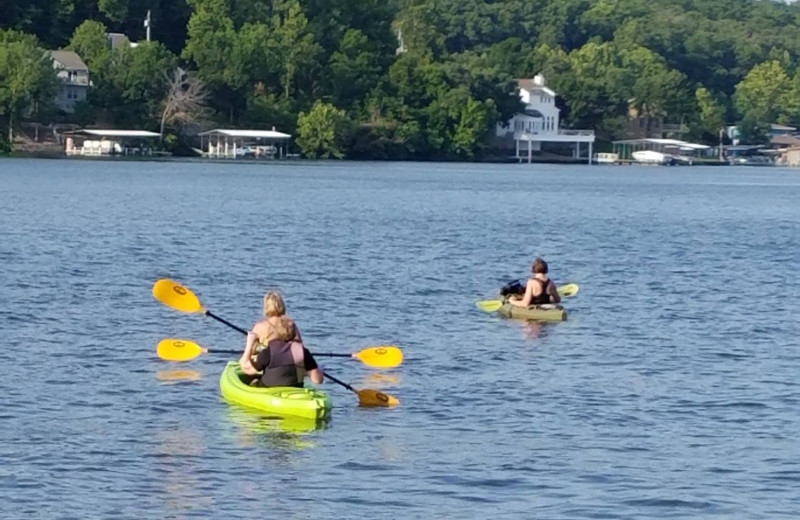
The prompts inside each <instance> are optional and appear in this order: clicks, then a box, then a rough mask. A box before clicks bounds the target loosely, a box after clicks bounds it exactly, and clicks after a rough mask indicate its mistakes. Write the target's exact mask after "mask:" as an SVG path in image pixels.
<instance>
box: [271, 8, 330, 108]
mask: <svg viewBox="0 0 800 520" xmlns="http://www.w3.org/2000/svg"><path fill="white" fill-rule="evenodd" d="M273 30H274V32H275V37H276V39H277V42H278V45H277V55H278V60H279V62H280V64H281V67H282V72H281V85H282V86H283V95H284V97H286V98H288V97H289V96H290V95H291V94H292V92H293V91H294V90H295V86H296V84H297V83H300V84H301V85H302V86H303V87H306V88H305V89H304V90H303V91H301V92H303V93H305V94H308V93H310V90H311V88H310V87H311V85H309V84H308V83H313V81H314V79H315V78H314V76H315V72H316V65H317V62H316V59H317V57H318V55H319V54H320V53H321V51H322V48H321V47H320V46H319V44H318V43H317V42H316V41H315V39H314V34H313V33H312V32H311V30H310V27H309V25H308V18H306V16H305V14H304V13H303V9H302V8H301V7H300V3H299V2H298V1H297V0H288V1H287V3H286V4H285V5H283V6H282V7H281V10H280V12H279V13H278V14H276V15H275V17H274V19H273Z"/></svg>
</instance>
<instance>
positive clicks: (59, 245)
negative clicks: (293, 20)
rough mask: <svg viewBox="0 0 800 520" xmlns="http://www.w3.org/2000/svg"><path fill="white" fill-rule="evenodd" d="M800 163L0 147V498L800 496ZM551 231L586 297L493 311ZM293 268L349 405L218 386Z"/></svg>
mask: <svg viewBox="0 0 800 520" xmlns="http://www.w3.org/2000/svg"><path fill="white" fill-rule="evenodd" d="M799 221H800V174H798V172H797V171H792V170H784V169H778V168H770V169H767V168H764V169H758V168H752V169H749V168H724V167H719V168H691V167H681V168H657V167H641V168H640V167H609V166H606V167H603V166H594V167H585V166H551V165H516V164H514V165H480V164H419V163H417V164H414V163H311V162H297V163H284V164H277V163H276V164H271V163H267V164H210V163H201V162H114V161H78V160H75V161H73V160H58V161H46V160H25V159H6V160H2V161H0V266H2V269H0V324H2V325H1V326H2V342H0V346H1V348H0V517H1V518H8V519H13V518H25V519H39V518H42V519H51V518H53V519H55V518H57V519H69V518H75V519H84V518H137V519H139V518H146V519H165V518H169V519H183V518H225V517H231V518H234V517H236V518H285V519H316V518H366V519H369V518H503V519H516V518H576V519H578V518H630V519H640V518H711V517H715V518H770V519H775V518H797V517H798V516H800V493H798V489H800V438H798V437H799V436H798V431H800V410H799V408H798V407H799V406H800V377H798V374H800V352H799V351H798V339H797V338H798V337H800V325H798V323H800V322H799V321H798V319H797V304H798V299H800V281H799V280H798V273H800V250H799V249H798V246H799V245H800V240H799V239H800V232H798V222H799ZM536 255H543V256H544V257H545V258H546V259H547V260H548V261H549V263H550V271H551V275H552V276H553V278H554V279H555V280H556V281H558V282H562V283H564V282H576V283H579V284H580V286H581V291H580V294H578V295H577V296H576V297H574V298H571V299H569V300H567V301H566V302H565V303H566V306H567V308H568V310H569V313H570V314H569V319H568V320H567V321H566V322H563V323H557V324H550V325H544V326H542V325H535V324H526V323H523V322H517V321H511V320H504V319H502V318H499V317H498V316H497V315H494V314H486V313H483V312H481V311H479V310H478V309H477V308H476V307H475V301H476V300H479V299H483V298H490V297H492V296H493V295H495V294H496V292H497V289H498V288H499V287H500V286H501V285H502V284H503V283H505V282H506V281H508V280H510V279H511V278H516V277H520V276H526V274H527V272H528V268H529V265H530V262H531V261H532V259H533V258H534V257H535V256H536ZM161 277H171V278H174V279H176V280H179V281H181V282H183V283H184V284H186V285H187V286H188V287H190V288H192V289H193V290H194V291H195V292H196V293H197V294H198V295H199V296H200V298H201V300H202V301H203V303H204V304H205V305H206V306H207V307H208V308H209V309H211V310H213V311H214V312H215V313H217V314H219V315H221V316H223V317H225V318H227V319H229V320H230V321H232V322H234V323H236V324H239V325H241V326H245V327H249V326H250V325H251V324H252V323H253V322H254V321H255V320H256V319H257V318H258V316H259V312H260V299H261V296H262V295H263V293H264V292H265V290H267V289H270V288H280V289H281V290H282V291H283V293H284V294H285V296H286V299H287V305H288V307H289V312H290V314H291V315H292V316H293V317H294V318H295V319H296V320H297V322H298V325H299V326H300V328H301V330H302V331H303V335H304V337H305V339H306V343H307V344H308V346H309V348H310V349H311V350H312V351H317V352H345V353H348V352H353V351H355V350H358V349H360V348H363V347H366V346H369V345H377V344H381V343H393V344H396V345H399V346H400V347H402V348H403V350H404V352H405V355H406V362H405V363H404V365H403V366H401V367H399V368H398V369H395V370H392V371H388V372H377V371H374V370H371V369H369V368H367V367H365V366H363V365H361V364H360V363H358V362H356V361H351V360H346V359H345V360H335V359H334V360H331V359H323V358H320V361H321V362H322V363H323V365H324V367H325V368H326V369H327V370H329V371H330V372H331V373H332V374H334V375H336V376H338V377H339V378H340V379H344V380H346V381H349V382H351V383H352V384H353V385H354V386H356V387H359V388H364V387H369V388H378V389H382V390H383V391H385V392H388V393H391V394H393V395H395V396H397V397H398V398H399V399H400V400H401V401H402V405H401V406H400V407H398V408H395V409H363V408H359V407H357V406H356V404H357V399H356V398H355V396H354V395H353V394H351V393H349V392H347V391H346V390H344V389H343V388H341V387H339V386H336V385H333V384H330V383H326V384H325V386H324V387H325V389H326V390H327V391H328V392H329V393H330V394H331V396H332V398H333V400H334V404H335V409H334V411H333V417H332V420H331V422H330V423H329V425H328V426H327V428H324V429H320V430H316V431H313V432H310V433H295V432H292V431H287V430H285V429H278V428H270V427H269V426H268V425H266V424H265V423H264V421H260V420H259V419H258V418H255V417H253V416H251V415H249V414H246V413H244V412H243V411H242V410H241V409H238V408H235V407H232V406H230V405H228V404H227V403H225V402H224V401H223V400H222V399H221V398H220V396H219V388H218V378H219V374H220V372H221V370H222V367H223V366H224V363H225V361H226V359H227V357H226V356H224V355H211V354H209V355H205V356H202V357H200V358H198V359H196V360H194V361H191V362H189V363H184V364H170V363H167V362H165V361H162V360H160V359H159V358H158V357H157V356H156V353H155V347H156V344H157V343H158V341H159V340H160V339H162V338H166V337H180V338H188V339H192V340H194V341H197V342H199V343H200V344H202V345H204V346H206V347H209V348H218V349H231V348H236V349H238V348H241V346H242V344H243V341H242V338H241V337H240V335H239V334H238V333H236V332H235V331H232V330H230V329H227V328H225V327H224V326H222V325H221V324H218V323H216V322H214V321H212V320H209V319H207V318H203V317H201V316H192V315H185V314H180V313H177V312H175V311H173V310H170V309H168V308H165V307H163V306H162V305H160V304H159V303H157V302H156V301H155V300H154V299H153V297H152V295H151V287H152V285H153V282H154V281H155V280H157V279H158V278H161Z"/></svg>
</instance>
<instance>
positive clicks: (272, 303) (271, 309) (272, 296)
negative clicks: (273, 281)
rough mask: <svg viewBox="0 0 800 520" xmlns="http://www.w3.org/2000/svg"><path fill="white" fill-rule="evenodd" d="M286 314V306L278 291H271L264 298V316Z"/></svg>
mask: <svg viewBox="0 0 800 520" xmlns="http://www.w3.org/2000/svg"><path fill="white" fill-rule="evenodd" d="M285 314H286V304H285V303H284V302H283V297H281V293H279V292H278V291H270V292H268V293H267V294H266V295H265V296H264V316H266V317H267V318H271V317H273V316H277V317H280V316H283V315H285Z"/></svg>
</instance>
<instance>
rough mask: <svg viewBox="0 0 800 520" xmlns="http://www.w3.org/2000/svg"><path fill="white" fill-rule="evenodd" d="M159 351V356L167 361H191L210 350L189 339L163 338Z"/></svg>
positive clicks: (159, 344)
mask: <svg viewBox="0 0 800 520" xmlns="http://www.w3.org/2000/svg"><path fill="white" fill-rule="evenodd" d="M157 352H158V357H160V358H161V359H165V360H167V361H189V360H190V359H194V358H196V357H197V356H199V355H200V354H205V353H206V352H208V351H207V350H206V349H204V348H203V347H201V346H200V345H198V344H197V343H195V342H193V341H189V340H188V339H162V340H161V341H160V342H159V343H158V349H157Z"/></svg>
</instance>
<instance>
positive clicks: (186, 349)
mask: <svg viewBox="0 0 800 520" xmlns="http://www.w3.org/2000/svg"><path fill="white" fill-rule="evenodd" d="M157 352H158V357H160V358H161V359H164V360H166V361H189V360H192V359H194V358H196V357H197V356H199V355H201V354H208V353H212V354H232V355H241V354H242V351H241V350H217V349H213V350H208V349H207V348H203V347H201V346H200V345H198V344H197V343H195V342H193V341H190V340H188V339H173V338H170V339H164V340H161V341H160V342H159V343H158V348H157ZM314 357H346V358H355V359H358V360H360V361H361V362H363V363H364V364H365V365H368V366H371V367H379V368H392V367H396V366H398V365H399V364H400V363H402V362H403V351H401V350H400V349H399V348H397V347H395V346H393V345H381V346H378V347H369V348H365V349H364V350H361V351H359V352H355V353H353V354H338V353H332V352H331V353H323V354H314Z"/></svg>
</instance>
